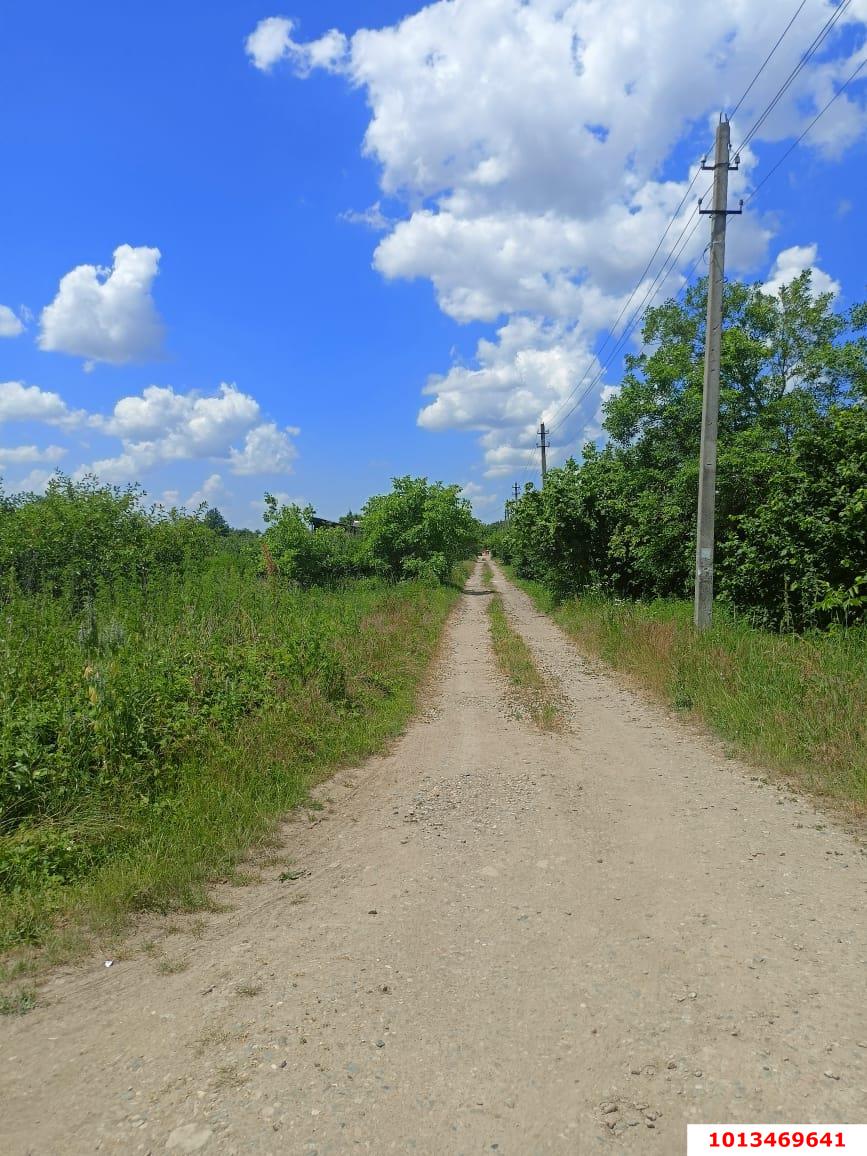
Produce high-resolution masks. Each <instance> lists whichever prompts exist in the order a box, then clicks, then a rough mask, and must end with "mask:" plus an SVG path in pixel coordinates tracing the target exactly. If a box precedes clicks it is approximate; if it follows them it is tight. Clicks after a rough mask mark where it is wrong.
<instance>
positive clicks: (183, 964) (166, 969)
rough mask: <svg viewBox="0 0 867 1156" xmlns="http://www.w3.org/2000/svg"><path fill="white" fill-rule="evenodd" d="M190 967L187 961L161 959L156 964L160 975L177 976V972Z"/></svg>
mask: <svg viewBox="0 0 867 1156" xmlns="http://www.w3.org/2000/svg"><path fill="white" fill-rule="evenodd" d="M189 966H190V961H189V960H188V959H161V960H160V961H159V963H158V964H157V971H158V972H159V973H160V975H178V973H179V972H182V971H186V970H187V968H188V967H189Z"/></svg>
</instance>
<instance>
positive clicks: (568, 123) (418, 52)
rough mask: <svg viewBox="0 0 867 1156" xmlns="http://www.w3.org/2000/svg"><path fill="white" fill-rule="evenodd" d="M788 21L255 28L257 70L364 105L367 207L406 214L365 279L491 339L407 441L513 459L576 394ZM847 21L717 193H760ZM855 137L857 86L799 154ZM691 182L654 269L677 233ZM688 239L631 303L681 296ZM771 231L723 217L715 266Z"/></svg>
mask: <svg viewBox="0 0 867 1156" xmlns="http://www.w3.org/2000/svg"><path fill="white" fill-rule="evenodd" d="M830 11H831V7H830V5H829V4H828V3H820V4H816V5H813V6H807V7H805V9H804V10H803V11H802V12H801V13H800V14H799V16H798V19H797V20H796V21H795V23H794V25H793V28H792V31H791V32H790V34H789V35H788V36H787V37H786V38H785V39H784V41H783V42H782V44H781V46H780V48H779V50H778V51H777V53H776V55H775V56H774V57H773V60H772V61H771V63H770V65H769V66H768V68H767V69H766V71H765V73H764V74H763V75H762V77H761V79H760V81H759V83H758V84H756V86H755V87H754V88H753V90H752V91H751V92H750V94H749V96H748V97H747V99H746V100H745V102H744V103H743V105H742V107H741V109H740V110H739V113H738V117H737V120H736V122H735V123H734V124H733V126H732V134H733V142H734V143H735V144H737V143H738V142H739V141H740V139H741V137H742V136H743V134H744V133H745V132H746V130H747V129H748V127H750V125H751V124H752V123H753V121H754V120H755V118H756V116H757V114H758V113H759V112H760V111H761V110H762V109H763V108H764V107H765V105H766V103H767V101H768V99H769V97H770V96H771V95H773V93H774V92H775V91H776V89H777V87H778V86H779V84H780V82H781V81H782V79H783V78H784V77H785V76H787V75H788V73H789V71H790V70H791V69H792V68H793V66H794V65H795V64H796V63H797V61H798V59H799V57H800V55H801V53H802V52H803V49H804V47H805V46H806V45H807V44H809V43H810V41H811V40H812V39H813V37H814V36H815V34H816V33H817V32H818V30H819V29H820V27H821V26H822V25H823V24H824V23H825V21H826V20H827V18H828V15H829V13H830ZM790 17H791V6H790V4H789V3H788V0H768V2H767V3H764V4H749V3H735V4H731V5H721V4H719V3H717V2H716V0H693V2H691V3H689V4H687V3H686V0H680V2H679V3H675V4H669V5H660V4H650V5H649V4H647V3H645V2H643V0H435V2H433V3H428V4H426V5H425V6H424V7H422V8H421V9H420V11H418V12H416V13H415V14H413V15H411V16H408V17H406V18H404V19H402V20H400V21H399V22H397V23H395V24H392V25H390V26H386V27H384V28H380V29H361V30H360V31H358V32H356V33H355V35H353V36H352V37H351V39H349V40H347V39H346V38H344V37H342V36H341V34H340V33H337V32H333V33H329V34H328V36H327V37H325V38H323V39H321V40H317V41H313V42H312V43H310V44H303V43H299V42H298V40H297V39H296V38H295V37H296V35H297V30H296V29H295V28H294V26H293V25H292V22H291V21H288V20H286V19H285V18H277V17H272V18H270V20H267V21H263V22H262V23H260V25H259V26H258V27H257V29H256V30H255V32H254V33H253V34H252V36H251V38H250V41H248V51H249V52H250V55H251V58H252V60H253V63H254V64H256V66H257V67H260V68H263V69H266V70H267V69H269V68H271V67H273V65H274V64H275V63H276V62H277V61H278V60H281V59H286V60H288V61H289V62H290V63H291V64H292V66H293V68H294V70H295V72H296V73H298V74H300V75H305V74H306V73H307V72H309V71H310V70H311V69H312V68H317V67H321V68H325V69H326V70H329V71H332V72H334V71H339V72H341V73H342V74H343V75H345V77H346V78H347V80H348V81H349V83H350V84H351V85H352V86H354V87H355V88H358V89H360V90H362V91H363V92H364V94H365V96H366V98H367V101H368V105H369V108H370V121H369V124H368V127H367V131H366V134H365V138H364V144H363V148H364V151H365V153H366V154H367V155H368V156H369V157H370V158H371V159H372V160H373V161H374V162H375V163H376V164H377V165H378V167H379V174H380V184H381V188H382V191H383V193H384V194H386V195H387V196H389V197H391V198H394V199H402V200H403V202H404V204H405V205H406V212H405V215H404V217H403V219H399V220H394V221H390V220H385V219H384V218H383V219H382V220H377V224H378V225H381V226H383V227H384V228H385V229H386V230H387V231H386V234H385V236H384V237H383V239H382V240H381V241H380V243H379V245H378V247H377V249H376V252H375V256H374V263H375V266H376V268H377V269H378V270H379V271H380V272H381V273H382V275H383V276H385V277H387V278H407V279H410V278H423V279H426V280H429V281H430V282H431V283H432V284H433V286H434V289H435V292H436V294H437V300H438V301H439V304H440V306H441V308H442V309H443V310H444V311H445V312H446V313H447V314H449V315H450V316H451V317H453V318H455V319H456V320H458V321H460V322H470V321H483V322H489V323H490V322H495V323H497V324H498V325H499V335H498V337H497V339H496V340H494V341H483V342H481V343H480V344H479V347H478V357H477V359H476V362H475V364H474V365H473V366H472V367H465V366H461V365H458V366H454V367H452V369H451V370H449V371H448V372H446V373H445V374H441V375H439V376H437V377H434V378H432V379H431V381H430V382H429V384H428V386H427V390H426V392H427V393H429V394H432V395H433V397H434V400H433V401H432V402H431V403H430V404H428V405H427V406H425V407H424V408H423V409H422V411H421V415H420V418H419V420H420V422H421V424H422V425H423V426H425V427H426V428H429V429H447V428H460V429H473V430H477V431H479V433H480V435H481V444H482V448H483V450H484V452H485V458H486V463H487V467H488V472H489V473H493V474H498V473H506V472H509V471H511V470H513V469H514V467H515V464H516V462H518V461H521V460H525V455H526V447H527V446H532V444H533V432H532V431H533V429H534V428H535V427H536V426H537V424H538V421H539V418H540V416H544V415H545V414H546V413H551V412H552V407H554V406H556V404H558V403H559V402H560V401H561V400H562V399H563V398H564V397H565V396H566V395H567V394H568V392H569V390H570V388H572V386H574V385H575V384H576V381H577V380H580V376H581V375H582V374H583V372H584V369H585V368H586V367H587V365H588V363H589V362H592V360H593V356H594V354H593V350H594V348H595V346H596V343H597V340H598V337H599V335H600V333H603V332H605V331H606V330H607V329H608V328H609V327H610V326H611V325H612V324H613V323H614V321H615V319H616V317H617V316H618V314H619V312H620V310H621V309H622V307H623V305H624V303H625V301H626V299H627V296H628V294H629V292H630V290H631V288H632V286H633V285H634V284H635V282H636V281H637V280H638V278H639V276H640V274H641V272H642V270H643V269H644V267H645V265H646V263H647V261H648V259H649V258H650V256H651V254H652V252H653V250H654V247H655V245H656V243H657V241H658V239H659V236H660V234H661V233H662V230H663V228H664V227H665V224H666V222H667V221H668V220H669V218H670V217H671V215H672V213H673V211H674V209H675V207H676V206H677V204H678V202H679V201H680V199H681V198H682V197H683V195H684V193H685V192H686V190H687V187H688V185H689V182H690V180H691V178H692V176H693V174H694V173H695V166H696V161H697V160H698V159H699V158H700V157H701V155H702V153H703V152H705V151H706V150H707V149H708V148H709V147H710V145H711V143H712V128H713V123H714V122H715V121H716V118H717V115H718V113H719V110H720V106H721V105H722V106H724V107H729V108H730V107H732V106H733V105H734V104H735V103H736V102H737V100H738V98H739V97H740V96H741V94H742V93H743V91H744V90H745V89H746V87H747V85H748V84H749V82H750V80H751V79H752V77H753V76H754V74H755V73H756V71H757V70H758V68H759V66H760V65H761V63H762V61H763V60H764V59H765V57H766V55H767V53H768V50H769V48H770V47H771V46H772V45H773V44H774V42H775V41H776V40H777V38H778V36H779V34H780V32H781V31H782V29H783V27H784V26H785V24H786V23H787V21H788V20H789V18H790ZM865 17H867V9H865V7H864V4H863V2H862V0H856V2H855V3H853V5H852V6H851V7H850V8H849V9H847V11H846V12H845V13H844V14H843V16H842V17H841V19H840V20H839V22H838V31H837V33H835V34H834V35H833V36H832V37H831V39H830V40H829V41H828V42H827V44H826V45H825V50H824V51H823V53H822V54H819V55H818V56H817V57H816V58H815V59H814V60H812V61H811V62H810V63H809V65H808V66H807V67H805V68H803V69H802V70H801V72H800V73H799V75H798V76H797V78H796V80H795V82H794V83H793V84H792V85H791V87H790V88H789V90H788V92H787V93H786V94H785V96H784V98H783V99H782V100H780V101H779V103H778V105H777V107H776V108H775V110H774V112H773V113H772V115H770V116H769V117H768V119H767V120H766V122H765V123H764V124H763V126H762V127H761V129H760V130H759V131H758V132H757V134H756V135H755V138H754V139H753V141H752V143H751V145H750V148H749V149H746V150H743V151H742V158H741V159H742V164H741V169H740V172H739V173H737V174H733V175H732V180H731V192H732V197H733V199H734V198H736V197H737V196H739V195H741V194H742V193H744V192H745V191H746V189H748V188H749V187H750V184H751V182H753V180H754V174H756V177H757V178H759V177H760V174H761V161H762V151H763V148H764V146H765V145H766V144H767V143H768V142H775V141H780V140H784V139H791V138H793V137H795V136H797V135H798V134H799V133H800V132H801V131H802V129H803V128H804V127H805V126H806V125H807V124H808V123H809V121H810V120H811V119H812V118H813V117H814V116H815V113H816V112H817V111H818V109H819V108H821V107H822V106H823V105H824V104H825V102H826V101H827V99H828V97H829V95H831V93H832V91H833V90H834V85H835V84H839V83H840V81H841V79H842V78H844V77H845V76H847V75H848V73H849V72H851V70H852V63H853V61H856V60H858V59H860V55H859V54H863V51H864V50H863V48H862V47H859V46H860V45H861V43H862V41H863V28H864V21H865ZM281 20H282V23H281ZM275 21H276V22H277V23H275ZM853 30H854V31H857V32H861V33H862V35H861V36H854V37H853V35H852V33H853ZM251 42H252V43H251ZM684 62H688V66H687V65H685V64H684ZM865 124H867V117H865V107H864V103H863V96H860V95H859V92H858V90H857V89H855V88H854V87H853V89H850V90H849V92H847V93H846V94H845V95H844V96H843V97H841V98H840V99H839V100H838V101H837V102H836V103H835V104H834V106H833V107H832V108H831V109H830V110H829V112H828V113H827V114H826V115H825V116H824V117H823V118H822V121H821V122H820V124H819V125H818V126H817V130H818V129H820V130H821V131H814V133H811V136H810V138H808V140H807V141H806V142H805V147H810V146H811V144H812V145H813V146H815V147H817V148H818V149H819V151H820V152H821V153H822V154H823V155H824V156H831V155H836V154H839V152H840V151H841V150H842V148H844V147H845V146H846V144H847V143H850V142H851V141H852V140H854V139H856V138H857V137H858V136H859V135H863V132H864V128H865ZM705 176H706V175H705V174H703V175H702V177H701V178H700V181H697V182H696V184H695V186H694V188H693V189H692V190H691V193H690V197H689V200H688V204H687V206H686V208H685V209H684V210H683V213H682V214H681V217H680V219H679V220H678V221H677V222H676V223H675V225H674V226H673V228H672V230H671V233H670V235H669V238H668V240H667V242H666V245H665V247H664V248H663V250H662V254H661V256H660V260H661V259H662V257H663V256H664V255H665V254H666V253H667V252H668V250H669V246H670V245H671V244H672V242H673V241H674V240H675V239H676V238H677V237H678V236H680V235H681V229H682V226H683V225H684V224H686V222H687V221H688V220H691V219H692V214H693V213H694V209H695V199H696V197H697V196H698V195H699V194H700V193H703V192H705V188H706V183H707V182H706V180H705ZM702 226H704V227H699V229H698V231H697V232H696V233H695V234H694V236H693V239H692V241H691V243H690V244H689V245H687V246H686V247H684V249H683V250H682V252H681V253H680V255H679V257H678V258H677V260H675V261H674V268H673V272H672V274H671V276H670V277H669V279H668V280H667V282H666V283H665V284H663V285H662V286H661V287H659V289H658V290H657V292H656V294H655V295H652V296H651V297H650V298H649V300H651V301H652V300H658V299H659V297H660V295H662V296H665V295H672V294H673V293H675V292H676V291H677V290H678V289H679V288H680V287H681V285H682V284H683V279H684V276H685V274H686V273H687V272H688V271H689V270H690V269H692V267H693V263H694V262H695V261H696V259H697V258H698V257H700V255H701V252H702V249H703V247H704V244H705V242H706V239H707V225H706V222H705V221H702ZM772 235H773V222H772V221H771V220H766V219H763V218H762V217H761V215H760V214H759V213H757V212H756V211H750V212H748V213H747V214H745V215H744V216H743V217H741V218H738V219H737V221H736V223H734V224H733V225H732V228H731V229H730V243H729V247H728V252H729V267H730V269H731V271H732V272H733V273H734V274H738V273H744V272H748V273H753V272H755V271H756V270H758V269H760V268H762V266H763V265H764V264H765V262H766V253H767V246H768V243H769V241H770V239H771V237H772ZM698 269H699V271H701V266H700V265H699V267H698ZM643 298H644V290H643V289H642V290H641V291H639V293H638V295H637V298H636V301H642V300H643ZM630 312H631V311H630ZM627 316H629V314H627ZM603 384H604V382H603V381H602V380H600V382H599V384H598V387H597V388H596V390H595V392H594V393H593V395H592V396H590V397H588V398H587V401H586V405H585V406H583V407H581V408H580V409H579V411H578V412H577V413H576V415H575V416H574V419H573V421H574V426H573V428H572V429H571V430H568V431H565V432H566V433H567V434H568V435H569V438H570V439H571V440H572V442H573V444H574V443H575V442H577V441H578V440H580V437H581V434H580V432H579V431H580V430H581V429H584V430H585V432H586V431H590V432H592V431H593V430H594V429H595V428H596V427H597V424H598V421H597V419H598V408H599V402H600V395H601V390H602V387H603Z"/></svg>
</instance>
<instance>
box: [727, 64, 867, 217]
mask: <svg viewBox="0 0 867 1156" xmlns="http://www.w3.org/2000/svg"><path fill="white" fill-rule="evenodd" d="M865 65H867V57H865V59H864V60H862V61H861V63H860V64H859V65H858V67H857V68H856V69H855V71H854V72H853V73H852V74H851V75H850V77H849V79H848V80H847V81H846V82H845V83H844V84H843V85H842V87H841V88H838V89H837V91H836V92H835V93H834V95H833V96H832V97H831V99H830V100H829V101H828V102H827V104H826V105H825V106H824V107H823V108H821V109H820V110H819V112H817V113H816V115H815V116H814V117H813V119H812V120H811V121H810V123H809V124H808V125H807V127H806V128H805V129H804V131H803V132H802V133H801V135H800V136H799V137H798V139H797V140H796V141H795V142H794V144H791V145H789V147H788V148H787V149H786V151H785V152H784V153H783V155H782V156H781V157H780V159H779V160H778V161H777V163H776V164H775V165H774V167H773V168H772V169H769V170H768V172H767V173H766V174H765V176H764V177H763V178H762V180H761V181H760V182H759V184H757V185H756V187H755V188H754V189H753V191H752V192H751V193H750V195H749V196H748V197H747V198H746V199H745V200H744V204H745V205H747V204H749V202H750V201H751V200H752V199H753V197H755V196H756V195H757V193H758V191H759V189H761V188H762V187H763V186H764V185H766V184H767V183H768V181H769V180H770V179H771V177H772V176H773V175H774V173H775V172H776V171H777V169H778V168H779V167H780V166H781V165H782V164H783V162H784V161H785V160H786V159H787V158H788V157H789V156H791V154H792V153H793V152H794V151H795V149H796V148H797V147H798V145H799V144H800V143H801V141H802V140H803V139H804V137H805V136H806V135H807V133H808V132H809V131H810V130H811V129H812V127H813V126H814V125H815V124H816V122H817V121H818V120H820V119H821V118H822V117H823V116H824V115H825V113H826V112H827V111H828V109H829V108H830V107H831V105H832V104H833V103H834V101H835V100H837V98H838V97H840V96H842V95H843V93H844V92H845V91H846V89H847V88H848V87H849V85H850V84H851V83H852V81H853V80H854V79H855V77H856V76H857V75H858V73H859V72H860V71H861V70H862V68H864V66H865Z"/></svg>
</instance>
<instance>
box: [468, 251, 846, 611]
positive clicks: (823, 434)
mask: <svg viewBox="0 0 867 1156" xmlns="http://www.w3.org/2000/svg"><path fill="white" fill-rule="evenodd" d="M706 300H707V282H706V280H704V281H701V282H698V283H697V284H695V285H694V286H692V287H691V288H690V289H689V290H688V291H687V293H686V295H685V297H684V300H683V302H682V303H680V302H677V301H674V300H670V301H668V302H666V303H665V304H664V305H661V306H659V307H657V308H654V309H651V310H649V311H648V313H647V315H646V318H645V322H644V327H643V343H642V348H641V351H640V352H638V353H634V354H631V355H630V356H628V357H627V358H626V361H625V367H624V373H623V377H622V381H621V383H620V387H619V389H618V391H617V392H616V394H615V395H614V396H612V397H611V398H610V399H609V400H608V401H607V402H606V403H605V405H604V431H605V434H606V435H607V440H606V442H605V444H604V446H603V447H602V448H599V447H598V446H597V445H596V444H595V443H589V444H587V445H585V446H584V448H583V451H582V453H581V456H580V459H576V458H570V459H569V460H568V461H567V462H566V463H565V464H564V465H563V466H561V467H559V468H556V469H552V470H550V471H549V472H548V476H547V481H546V485H545V487H544V489H542V490H539V489H537V488H536V487H535V486H533V485H528V486H526V487H525V489H524V492H523V494H522V495H521V496H520V497H519V498H518V499H517V500H516V501H514V502H511V503H509V507H508V518H507V521H506V522H505V523H504V524H503V525H501V526H500V527H499V528H497V529H496V531H495V532H494V533H493V535H492V538H491V542H492V545H493V546H494V548H495V549H496V550H497V551H498V553H499V554H500V555H501V556H502V557H503V558H504V560H506V561H508V562H510V563H511V564H512V565H513V566H514V567H515V569H516V571H517V573H518V574H519V575H521V576H523V577H526V578H531V579H535V580H537V581H541V582H543V583H544V584H545V585H547V586H548V587H549V589H550V590H551V591H552V592H553V593H554V594H555V595H556V596H557V597H558V598H566V597H569V596H572V595H577V594H582V593H586V592H600V593H604V594H606V595H611V596H615V597H621V598H629V599H640V600H650V599H656V598H686V597H690V596H691V593H692V584H693V573H694V551H695V522H696V503H697V494H698V469H699V465H698V461H699V433H700V427H701V403H702V381H703V366H704V341H705V313H706ZM865 331H867V304H864V303H861V304H856V305H853V306H851V307H849V308H845V309H843V308H836V307H835V301H834V296H833V294H831V293H817V292H815V291H814V287H813V284H812V276H811V272H810V271H809V270H808V271H805V272H804V273H802V274H801V275H800V276H799V277H798V278H796V279H795V280H794V281H792V282H791V284H789V285H786V286H783V287H782V288H781V289H780V290H779V291H778V292H777V293H775V294H769V293H767V292H765V291H764V290H763V289H762V287H761V285H759V284H746V283H742V282H731V283H729V284H727V285H726V289H725V328H724V333H723V339H722V368H721V391H720V419H719V460H718V474H717V487H718V489H717V522H716V542H717V545H716V592H717V597H718V599H719V600H720V602H721V603H722V604H724V605H726V606H728V607H730V608H731V610H732V611H733V612H735V613H737V614H739V615H742V616H745V617H746V618H748V620H749V621H750V622H752V623H754V624H755V625H757V626H760V627H765V628H771V629H776V630H780V629H782V630H798V631H801V630H804V629H809V628H813V627H827V626H828V625H830V624H833V623H854V622H857V621H862V620H863V619H864V617H865V612H867V409H865V399H867V337H865Z"/></svg>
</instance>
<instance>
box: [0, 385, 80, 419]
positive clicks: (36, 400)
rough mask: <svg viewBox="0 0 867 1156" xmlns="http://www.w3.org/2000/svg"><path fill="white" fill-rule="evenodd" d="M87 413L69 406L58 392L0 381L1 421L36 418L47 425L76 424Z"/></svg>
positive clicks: (36, 386) (35, 386)
mask: <svg viewBox="0 0 867 1156" xmlns="http://www.w3.org/2000/svg"><path fill="white" fill-rule="evenodd" d="M84 416H85V415H84V414H83V413H81V412H80V411H73V410H71V409H70V408H69V406H68V405H67V404H66V402H65V401H64V400H63V398H62V397H61V396H60V394H59V393H52V392H51V391H50V390H46V389H40V388H39V386H38V385H25V384H24V383H23V382H22V381H5V382H0V421H37V422H43V423H45V424H46V425H57V426H73V425H77V424H78V423H79V422H80V421H81V420H82V419H83V418H84Z"/></svg>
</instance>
